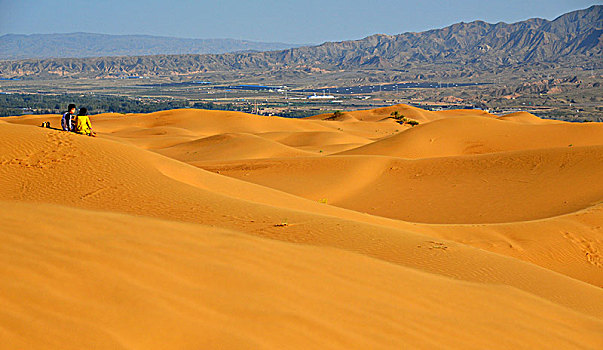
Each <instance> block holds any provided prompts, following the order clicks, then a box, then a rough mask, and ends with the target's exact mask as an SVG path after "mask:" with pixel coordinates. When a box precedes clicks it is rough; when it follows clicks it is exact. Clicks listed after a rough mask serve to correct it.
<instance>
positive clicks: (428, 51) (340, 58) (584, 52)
mask: <svg viewBox="0 0 603 350" xmlns="http://www.w3.org/2000/svg"><path fill="white" fill-rule="evenodd" d="M602 58H603V6H601V5H595V6H592V7H590V8H588V9H584V10H579V11H574V12H570V13H567V14H564V15H562V16H560V17H558V18H556V19H555V20H553V21H548V20H545V19H539V18H534V19H529V20H526V21H522V22H517V23H512V24H507V23H502V22H501V23H496V24H490V23H486V22H483V21H474V22H471V23H463V22H461V23H457V24H454V25H451V26H449V27H446V28H443V29H434V30H430V31H426V32H421V33H404V34H399V35H395V36H390V35H382V34H378V35H372V36H369V37H367V38H364V39H361V40H354V41H342V42H328V43H324V44H322V45H318V46H308V47H300V48H291V49H286V50H280V51H270V52H259V53H227V54H221V55H172V56H170V55H158V56H141V57H103V58H88V59H77V58H74V59H51V60H25V61H14V62H0V75H1V76H3V77H12V76H90V77H110V76H118V75H128V74H130V75H147V76H174V75H178V76H182V75H195V74H200V73H207V72H227V71H228V72H230V71H260V72H262V74H269V72H271V71H272V72H274V71H295V70H298V71H299V70H321V69H325V70H333V71H334V70H353V69H382V70H392V69H393V70H395V69H399V70H403V69H407V68H412V67H421V66H422V65H424V64H436V65H438V64H446V65H453V66H454V67H457V68H458V69H459V70H462V69H464V67H469V66H471V67H479V69H488V68H493V67H508V66H511V65H520V64H538V63H542V62H553V63H555V62H558V61H562V60H582V61H586V62H590V63H592V64H593V65H599V66H601V65H602V62H603V60H602Z"/></svg>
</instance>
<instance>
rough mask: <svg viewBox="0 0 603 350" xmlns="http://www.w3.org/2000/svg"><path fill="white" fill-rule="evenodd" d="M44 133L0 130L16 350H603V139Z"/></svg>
mask: <svg viewBox="0 0 603 350" xmlns="http://www.w3.org/2000/svg"><path fill="white" fill-rule="evenodd" d="M393 111H398V112H399V113H401V114H403V115H404V116H406V117H408V118H410V119H413V120H417V121H419V123H420V124H419V125H418V126H415V127H410V126H408V125H400V124H398V123H397V122H396V121H395V120H393V119H392V118H389V116H390V114H391V113H392V112H393ZM42 121H50V122H51V125H52V127H54V128H58V127H59V126H60V116H56V115H54V116H49V115H44V116H35V115H32V116H20V117H9V118H2V119H0V216H1V217H2V218H1V220H2V226H1V227H2V228H1V229H0V340H2V341H1V342H0V344H2V345H0V348H3V349H4V348H5V349H92V348H94V349H401V348H417V349H436V348H437V349H440V348H450V349H485V348H487V349H509V348H525V349H528V348H529V349H533V348H536V349H551V348H554V349H600V348H601V347H603V289H602V288H603V261H602V257H601V254H602V253H601V252H602V250H603V228H602V226H603V182H602V181H601V180H600V179H601V178H602V176H603V125H602V124H597V123H585V124H572V123H565V122H557V121H549V120H543V119H540V118H538V117H536V116H534V115H531V114H528V113H514V114H511V115H507V116H503V117H497V116H494V115H491V114H488V113H486V112H483V111H471V110H458V111H442V112H430V111H425V110H421V109H418V108H414V107H411V106H406V105H397V106H392V107H388V108H380V109H376V110H370V111H355V112H345V113H342V115H340V116H338V118H332V115H319V116H315V117H311V118H307V119H285V118H277V117H262V116H256V115H249V114H244V113H237V112H218V111H204V110H194V109H185V110H172V111H163V112H157V113H151V114H127V115H121V114H102V115H93V116H92V117H91V121H92V124H93V128H94V129H95V131H97V133H98V137H96V138H91V137H86V136H82V135H76V134H72V133H67V132H63V131H60V130H55V129H44V128H40V127H38V126H39V125H40V124H41V123H42Z"/></svg>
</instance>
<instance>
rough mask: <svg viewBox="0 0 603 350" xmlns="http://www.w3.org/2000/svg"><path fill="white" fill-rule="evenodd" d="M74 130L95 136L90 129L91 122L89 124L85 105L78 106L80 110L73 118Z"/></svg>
mask: <svg viewBox="0 0 603 350" xmlns="http://www.w3.org/2000/svg"><path fill="white" fill-rule="evenodd" d="M75 132H76V133H78V134H82V135H88V136H96V134H95V133H94V131H92V124H90V117H88V109H87V108H86V107H82V108H80V112H79V113H78V115H77V117H76V118H75Z"/></svg>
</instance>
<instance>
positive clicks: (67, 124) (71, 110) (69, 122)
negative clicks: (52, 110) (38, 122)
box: [61, 103, 75, 131]
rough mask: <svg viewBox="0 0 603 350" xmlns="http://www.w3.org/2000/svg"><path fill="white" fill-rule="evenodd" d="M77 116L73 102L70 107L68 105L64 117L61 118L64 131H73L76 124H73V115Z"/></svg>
mask: <svg viewBox="0 0 603 350" xmlns="http://www.w3.org/2000/svg"><path fill="white" fill-rule="evenodd" d="M74 116H75V105H74V104H73V103H71V104H70V105H69V107H67V112H65V113H64V114H63V118H61V127H62V128H63V130H64V131H73V128H74V127H75V125H73V124H74V123H73V117H74Z"/></svg>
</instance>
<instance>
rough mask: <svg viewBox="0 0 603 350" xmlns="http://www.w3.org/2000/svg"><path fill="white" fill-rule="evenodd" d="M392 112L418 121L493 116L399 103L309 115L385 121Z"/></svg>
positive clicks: (326, 118)
mask: <svg viewBox="0 0 603 350" xmlns="http://www.w3.org/2000/svg"><path fill="white" fill-rule="evenodd" d="M393 112H398V113H399V114H400V115H401V116H403V117H406V118H409V119H412V120H416V121H418V122H419V123H428V122H432V121H434V120H438V119H445V118H456V117H467V116H475V117H487V118H495V116H494V115H493V114H490V113H487V112H485V111H481V110H472V109H455V110H446V111H436V112H432V111H427V110H424V109H420V108H417V107H412V106H409V105H405V104H399V105H395V106H391V107H383V108H376V109H369V110H360V111H352V112H343V113H342V115H341V116H340V117H339V118H333V114H320V115H317V116H313V117H309V118H308V119H312V120H316V119H318V120H341V121H347V120H359V121H371V122H375V121H386V120H388V118H391V117H392V113H393Z"/></svg>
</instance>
